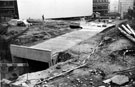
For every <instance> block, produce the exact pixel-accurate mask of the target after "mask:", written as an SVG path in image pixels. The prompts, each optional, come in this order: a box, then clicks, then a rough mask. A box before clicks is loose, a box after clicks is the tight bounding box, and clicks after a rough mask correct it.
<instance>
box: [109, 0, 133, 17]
mask: <svg viewBox="0 0 135 87" xmlns="http://www.w3.org/2000/svg"><path fill="white" fill-rule="evenodd" d="M133 5H134V0H110V9H109V11H110V12H117V13H120V14H121V17H123V15H124V14H125V13H126V12H128V9H129V8H131V9H132V8H133Z"/></svg>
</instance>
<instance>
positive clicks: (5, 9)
mask: <svg viewBox="0 0 135 87" xmlns="http://www.w3.org/2000/svg"><path fill="white" fill-rule="evenodd" d="M0 18H1V20H2V19H3V18H4V19H5V18H19V15H18V8H17V0H0Z"/></svg>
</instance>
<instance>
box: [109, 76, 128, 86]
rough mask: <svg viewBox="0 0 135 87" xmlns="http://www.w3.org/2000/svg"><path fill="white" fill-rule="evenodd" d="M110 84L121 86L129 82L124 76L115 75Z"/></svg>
mask: <svg viewBox="0 0 135 87" xmlns="http://www.w3.org/2000/svg"><path fill="white" fill-rule="evenodd" d="M111 80H112V83H115V84H117V85H123V84H125V83H127V82H129V78H128V77H127V76H125V75H115V76H114V77H112V78H111Z"/></svg>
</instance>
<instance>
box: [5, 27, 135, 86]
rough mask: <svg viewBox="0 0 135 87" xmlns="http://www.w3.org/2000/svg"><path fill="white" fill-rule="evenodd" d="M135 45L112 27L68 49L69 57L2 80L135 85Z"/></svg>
mask: <svg viewBox="0 0 135 87" xmlns="http://www.w3.org/2000/svg"><path fill="white" fill-rule="evenodd" d="M134 47H135V45H134V43H133V42H132V41H131V40H129V39H128V38H127V37H125V36H124V35H123V34H122V33H121V32H120V30H118V28H117V27H115V28H110V29H107V30H104V31H102V32H100V33H99V34H97V35H95V36H93V37H91V38H89V39H87V40H85V41H83V42H81V43H79V44H78V45H76V46H74V47H72V48H71V49H69V50H67V51H66V52H65V53H69V54H72V56H73V57H72V58H71V57H70V58H69V59H67V61H65V60H64V61H65V62H63V61H60V63H58V64H56V65H54V66H52V67H50V68H49V69H47V70H43V71H38V72H33V73H27V74H24V75H22V76H19V77H18V78H17V79H16V81H14V82H8V81H6V80H3V82H5V83H7V82H8V84H10V85H12V86H17V87H20V86H21V87H135V58H134V57H135V55H134ZM60 58H61V57H60Z"/></svg>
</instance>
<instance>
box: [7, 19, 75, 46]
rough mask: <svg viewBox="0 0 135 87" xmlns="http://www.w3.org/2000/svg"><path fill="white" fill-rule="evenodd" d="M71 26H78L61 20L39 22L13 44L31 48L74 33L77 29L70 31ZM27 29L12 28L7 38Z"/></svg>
mask: <svg viewBox="0 0 135 87" xmlns="http://www.w3.org/2000/svg"><path fill="white" fill-rule="evenodd" d="M70 24H76V23H74V22H72V21H70V22H69V21H62V20H61V21H60V20H57V21H55V20H47V21H45V22H37V23H36V24H33V25H32V26H30V27H29V28H30V29H29V30H28V31H27V32H26V33H24V34H23V35H21V36H19V37H18V38H17V39H16V40H15V41H13V42H12V44H16V45H26V46H31V45H34V44H37V43H40V42H42V41H44V40H48V39H50V38H54V37H57V36H59V35H63V34H65V33H69V32H71V31H74V30H75V29H70V27H69V25H70ZM23 29H25V27H23V26H22V27H20V26H19V27H17V26H12V27H9V29H8V34H7V36H12V35H15V34H17V33H19V32H21V31H22V30H23Z"/></svg>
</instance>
